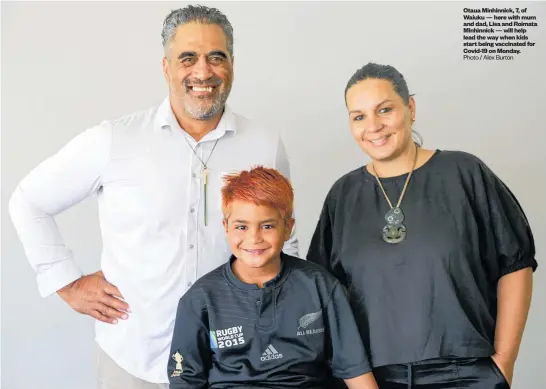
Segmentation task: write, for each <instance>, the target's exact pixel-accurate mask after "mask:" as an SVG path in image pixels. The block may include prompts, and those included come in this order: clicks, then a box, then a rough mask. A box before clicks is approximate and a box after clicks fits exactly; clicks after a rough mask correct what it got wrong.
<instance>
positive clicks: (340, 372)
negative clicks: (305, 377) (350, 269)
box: [326, 282, 378, 389]
mask: <svg viewBox="0 0 546 389" xmlns="http://www.w3.org/2000/svg"><path fill="white" fill-rule="evenodd" d="M326 315H327V325H328V332H329V336H330V353H331V362H332V374H333V375H334V377H337V378H341V379H343V380H344V381H345V384H346V385H347V386H348V387H349V389H378V387H377V383H376V382H375V378H374V376H373V373H372V368H371V365H370V362H369V361H368V358H367V353H366V349H365V348H364V346H363V344H362V340H361V338H360V333H359V331H358V327H357V325H356V322H355V319H354V316H353V313H352V311H351V307H350V305H349V301H348V300H347V297H346V295H345V292H344V290H343V286H342V285H341V284H340V283H339V282H338V283H337V284H336V287H335V288H334V290H333V292H332V296H331V299H330V302H329V303H328V306H327V308H326Z"/></svg>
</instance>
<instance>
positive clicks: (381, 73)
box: [345, 62, 423, 146]
mask: <svg viewBox="0 0 546 389" xmlns="http://www.w3.org/2000/svg"><path fill="white" fill-rule="evenodd" d="M368 78H372V79H380V80H387V81H390V82H391V84H392V87H393V89H394V91H395V92H396V94H398V96H400V97H401V98H402V100H403V101H404V103H405V104H406V105H408V104H409V98H410V96H411V95H410V93H409V89H408V84H407V83H406V80H405V79H404V76H403V75H402V73H400V72H399V71H398V70H397V69H396V68H395V67H394V66H390V65H380V64H376V63H373V62H369V63H367V64H366V65H364V66H362V67H361V68H360V69H358V70H357V71H356V72H355V73H354V74H353V75H352V77H351V78H350V79H349V82H348V83H347V86H346V87H345V103H346V102H347V91H348V90H349V89H350V88H351V87H352V86H353V85H355V84H356V83H359V82H360V81H363V80H366V79H368ZM412 131H413V130H412ZM413 135H414V141H415V143H417V144H418V145H419V146H421V145H422V143H423V137H422V136H421V135H420V134H419V133H418V132H416V131H413Z"/></svg>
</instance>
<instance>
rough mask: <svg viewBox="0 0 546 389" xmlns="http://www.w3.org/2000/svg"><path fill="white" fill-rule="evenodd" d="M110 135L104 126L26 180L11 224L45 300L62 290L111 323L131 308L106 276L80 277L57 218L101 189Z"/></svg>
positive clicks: (80, 307) (13, 204) (14, 200)
mask: <svg viewBox="0 0 546 389" xmlns="http://www.w3.org/2000/svg"><path fill="white" fill-rule="evenodd" d="M111 132H112V129H111V126H110V124H108V123H106V122H105V123H103V124H102V125H100V126H96V127H93V128H90V129H88V130H86V131H84V132H82V133H80V134H79V135H78V136H76V137H75V138H74V139H72V140H71V141H70V142H68V143H67V144H66V145H65V146H64V147H63V148H62V149H61V150H60V151H59V152H57V153H56V154H55V155H53V156H51V157H50V158H48V159H46V160H45V161H44V162H42V163H41V164H39V165H38V166H37V167H36V168H35V169H33V170H32V171H31V172H30V173H29V174H28V175H27V176H26V177H24V179H23V180H22V181H21V182H20V183H19V185H18V186H17V188H16V189H15V191H14V193H13V195H12V196H11V199H10V201H9V213H10V215H11V219H12V222H13V225H14V227H15V230H16V231H17V234H18V236H19V239H20V240H21V243H22V245H23V249H24V251H25V254H26V256H27V259H28V261H29V263H30V265H31V267H32V268H33V269H34V270H35V271H36V273H37V281H38V288H39V291H40V294H41V296H42V297H46V296H49V295H51V294H52V293H55V292H57V291H59V295H60V296H61V297H62V298H63V299H64V300H65V301H66V302H67V303H68V304H69V305H70V306H71V307H72V308H73V309H75V310H76V311H78V312H80V313H85V314H89V315H91V316H93V317H95V318H96V319H99V320H103V321H106V322H110V323H111V322H113V321H114V320H115V319H116V318H122V317H123V315H124V313H123V312H119V311H118V310H119V309H122V310H126V309H128V307H127V304H126V303H125V302H122V301H120V300H119V299H117V298H115V297H112V296H111V295H118V296H121V295H120V294H119V291H118V290H117V288H115V287H114V286H113V285H111V284H109V283H108V282H107V281H106V280H105V279H104V276H103V275H102V273H100V272H98V273H95V274H93V275H89V276H84V277H82V273H81V270H80V269H79V268H78V266H77V264H76V262H75V261H74V258H73V255H72V252H71V251H70V250H69V249H68V247H67V246H66V245H65V243H64V241H63V238H62V236H61V233H60V231H59V228H58V226H57V223H56V222H55V218H54V217H55V215H57V214H59V213H61V212H62V211H64V210H66V209H68V208H70V207H71V206H73V205H75V204H77V203H79V202H80V201H82V200H84V199H85V198H87V197H88V196H90V195H91V194H92V193H94V192H95V191H96V190H97V189H98V188H99V187H100V185H101V174H102V173H103V171H104V169H105V168H106V165H107V163H108V159H109V155H110V148H111V138H112V135H111ZM112 307H114V308H116V309H113V308H112Z"/></svg>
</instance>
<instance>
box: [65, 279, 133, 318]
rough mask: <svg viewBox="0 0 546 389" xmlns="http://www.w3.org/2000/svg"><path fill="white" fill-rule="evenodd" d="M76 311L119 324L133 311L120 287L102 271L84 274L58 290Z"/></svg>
mask: <svg viewBox="0 0 546 389" xmlns="http://www.w3.org/2000/svg"><path fill="white" fill-rule="evenodd" d="M57 293H58V294H59V296H61V298H62V299H63V300H64V301H65V302H66V303H67V304H68V305H70V307H72V309H74V310H75V311H76V312H79V313H82V314H84V315H89V316H91V317H94V318H95V319H97V320H100V321H103V322H105V323H110V324H117V322H118V320H117V319H123V320H126V319H127V318H128V317H129V316H128V315H127V312H131V310H130V309H129V305H128V304H127V303H126V302H125V301H123V300H120V299H122V298H123V296H122V295H121V293H120V292H119V290H118V288H116V287H115V286H114V285H112V284H111V283H109V282H108V281H106V279H105V278H104V274H103V273H102V271H98V272H96V273H93V274H89V275H87V276H83V277H81V278H79V279H77V280H76V281H74V282H72V283H71V284H68V285H66V286H65V287H64V288H61V289H59V290H58V291H57Z"/></svg>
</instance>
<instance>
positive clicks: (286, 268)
mask: <svg viewBox="0 0 546 389" xmlns="http://www.w3.org/2000/svg"><path fill="white" fill-rule="evenodd" d="M235 259H236V258H235V256H234V255H231V257H230V259H229V261H228V262H227V263H226V265H225V272H226V276H227V278H228V280H229V282H230V283H231V284H233V285H235V286H236V287H238V288H239V289H245V290H259V289H260V288H259V287H258V285H256V284H247V283H245V282H243V281H241V280H240V279H239V278H237V276H236V275H235V273H233V269H232V268H231V265H232V264H233V261H234V260H235ZM289 262H290V259H289V257H288V256H287V255H286V254H285V253H283V252H281V269H280V271H279V273H278V274H277V275H276V276H275V277H274V278H273V279H271V280H269V281H267V282H266V283H264V288H269V287H273V288H274V287H277V286H279V285H281V284H282V283H283V282H284V281H285V280H286V278H287V277H288V274H289V273H290V264H289Z"/></svg>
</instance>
